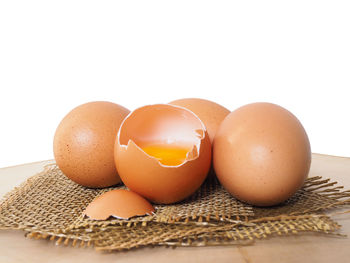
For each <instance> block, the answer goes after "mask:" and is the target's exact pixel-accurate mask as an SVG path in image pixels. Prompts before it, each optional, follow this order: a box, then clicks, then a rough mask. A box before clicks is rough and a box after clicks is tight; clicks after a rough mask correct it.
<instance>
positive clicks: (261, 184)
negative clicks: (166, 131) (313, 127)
mask: <svg viewBox="0 0 350 263" xmlns="http://www.w3.org/2000/svg"><path fill="white" fill-rule="evenodd" d="M213 162H214V169H215V172H216V174H217V177H218V179H219V181H220V182H221V184H222V185H223V186H224V187H225V188H226V189H227V191H228V192H230V193H231V194H232V195H233V196H235V197H236V198H238V199H240V200H242V201H245V202H247V203H250V204H253V205H258V206H270V205H276V204H278V203H281V202H283V201H285V200H286V199H288V198H290V197H291V196H292V195H293V194H294V193H295V192H296V191H297V190H298V189H299V188H300V187H301V186H302V185H303V184H304V181H305V179H306V177H307V175H308V172H309V169H310V163H311V150H310V143H309V139H308V136H307V134H306V132H305V130H304V128H303V126H302V124H301V123H300V122H299V120H298V119H297V118H296V117H295V116H294V115H293V114H292V113H291V112H289V111H288V110H286V109H284V108H282V107H280V106H278V105H275V104H271V103H253V104H248V105H246V106H243V107H241V108H239V109H237V110H235V111H233V112H232V113H230V114H229V115H228V116H227V117H226V118H225V120H224V121H223V122H222V124H221V125H220V127H219V130H218V132H217V133H216V136H215V139H214V145H213Z"/></svg>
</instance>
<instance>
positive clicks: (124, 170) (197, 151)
mask: <svg viewBox="0 0 350 263" xmlns="http://www.w3.org/2000/svg"><path fill="white" fill-rule="evenodd" d="M150 143H151V144H152V143H155V144H161V145H165V146H171V147H187V148H188V149H189V151H188V153H187V157H186V159H185V160H184V162H183V163H181V164H180V165H164V164H162V163H161V162H160V161H159V160H158V159H157V158H155V157H153V156H151V155H148V154H147V153H146V152H145V151H143V149H142V147H143V145H147V144H150ZM210 161H211V144H210V139H209V137H208V134H207V132H206V129H205V126H204V124H203V123H202V122H201V120H200V119H199V118H198V117H197V116H196V115H194V114H193V113H192V112H191V111H189V110H187V109H185V108H182V107H178V106H172V105H165V104H157V105H148V106H144V107H141V108H138V109H136V110H135V111H133V112H132V113H130V114H129V116H128V117H126V118H125V120H124V121H123V123H122V125H121V127H120V130H119V133H118V137H117V141H116V144H115V162H116V166H117V169H118V172H119V175H120V177H121V179H122V181H123V182H124V184H125V185H126V186H127V187H128V188H129V189H131V190H132V191H134V192H136V193H138V194H140V195H142V196H144V197H146V198H147V199H149V200H151V201H153V202H156V203H163V204H169V203H174V202H177V201H180V200H183V199H185V198H186V197H188V196H190V195H191V194H193V193H194V192H195V191H196V190H197V189H198V188H199V187H200V185H201V184H202V183H203V181H204V179H205V178H206V175H207V173H208V170H209V167H210Z"/></svg>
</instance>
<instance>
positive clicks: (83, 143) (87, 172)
mask: <svg viewBox="0 0 350 263" xmlns="http://www.w3.org/2000/svg"><path fill="white" fill-rule="evenodd" d="M128 113H129V110H127V109H126V108H124V107H122V106H120V105H118V104H114V103H111V102H105V101H97V102H89V103H86V104H83V105H80V106H78V107H76V108H75V109H73V110H72V111H71V112H69V113H68V114H67V115H66V116H65V117H64V118H63V120H62V121H61V123H60V124H59V126H58V127H57V130H56V133H55V137H54V143H53V150H54V155H55V160H56V163H57V165H58V167H59V168H60V169H61V170H62V172H63V173H64V174H65V175H66V176H67V177H68V178H70V179H71V180H73V181H74V182H76V183H78V184H80V185H83V186H87V187H106V186H111V185H114V184H117V183H119V182H120V178H119V176H118V174H117V170H116V167H115V163H114V142H115V139H116V136H117V132H118V129H119V127H120V124H121V123H122V121H123V119H124V118H125V117H126V116H127V114H128Z"/></svg>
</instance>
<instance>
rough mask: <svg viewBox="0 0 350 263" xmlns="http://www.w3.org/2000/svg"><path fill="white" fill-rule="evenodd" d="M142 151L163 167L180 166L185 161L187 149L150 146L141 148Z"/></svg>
mask: <svg viewBox="0 0 350 263" xmlns="http://www.w3.org/2000/svg"><path fill="white" fill-rule="evenodd" d="M142 150H143V151H144V152H146V153H147V154H149V155H151V156H153V157H155V158H157V159H158V160H159V162H160V163H162V164H165V165H180V164H182V163H183V162H184V161H185V160H186V154H187V153H188V151H189V149H188V148H180V147H171V146H164V145H150V146H146V147H143V148H142Z"/></svg>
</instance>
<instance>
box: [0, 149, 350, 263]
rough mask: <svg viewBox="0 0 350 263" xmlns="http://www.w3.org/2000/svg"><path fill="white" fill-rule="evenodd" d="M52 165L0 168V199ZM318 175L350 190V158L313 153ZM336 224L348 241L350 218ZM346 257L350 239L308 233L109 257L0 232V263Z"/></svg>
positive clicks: (313, 171) (343, 259) (313, 170)
mask: <svg viewBox="0 0 350 263" xmlns="http://www.w3.org/2000/svg"><path fill="white" fill-rule="evenodd" d="M50 162H52V161H43V162H37V163H32V164H25V165H19V166H14V167H8V168H2V169H0V196H2V195H3V194H5V193H6V192H8V191H10V190H11V189H12V188H13V187H14V186H16V185H18V184H20V183H21V182H22V181H24V180H25V179H26V178H28V177H30V176H32V175H34V174H35V173H37V172H40V171H41V170H42V168H43V166H44V165H45V164H47V163H50ZM316 175H319V176H322V177H328V178H332V179H333V180H336V181H338V182H339V183H340V184H342V185H344V186H345V188H346V189H350V158H345V157H335V156H328V155H320V154H313V159H312V165H311V171H310V176H316ZM349 209H350V208H349ZM334 219H336V220H337V221H338V222H339V223H340V224H341V225H342V226H343V227H342V231H341V233H342V234H347V235H349V236H350V213H348V214H343V215H337V216H335V217H334ZM349 258H350V239H349V237H346V238H343V237H330V236H320V235H312V234H307V235H301V236H288V237H274V238H270V239H267V240H259V241H256V242H255V243H254V244H253V245H247V246H228V247H222V246H221V247H200V248H190V247H189V248H183V247H182V248H176V249H172V248H144V249H138V250H133V251H128V252H116V253H110V254H107V253H100V252H96V251H95V250H94V249H92V248H84V249H78V248H72V247H64V246H56V245H55V244H54V243H53V242H49V241H46V240H31V239H27V238H25V237H24V235H23V232H22V231H10V230H6V231H5V230H0V262H37V263H40V262H74V263H79V262H84V263H87V262H99V263H104V262H154V263H156V262H349V260H350V259H349Z"/></svg>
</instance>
